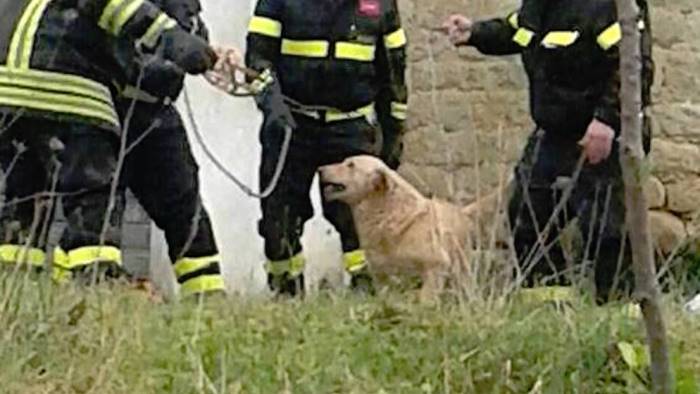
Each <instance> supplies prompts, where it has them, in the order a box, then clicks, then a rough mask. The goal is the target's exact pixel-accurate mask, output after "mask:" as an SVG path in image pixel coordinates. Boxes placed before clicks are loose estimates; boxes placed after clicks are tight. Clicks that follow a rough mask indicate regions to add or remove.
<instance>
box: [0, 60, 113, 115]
mask: <svg viewBox="0 0 700 394" xmlns="http://www.w3.org/2000/svg"><path fill="white" fill-rule="evenodd" d="M0 83H2V84H8V85H18V86H24V87H37V86H41V87H42V88H44V89H50V90H56V91H60V92H64V93H74V94H78V95H81V96H87V97H90V98H93V99H95V100H98V101H101V102H103V103H105V104H108V105H110V106H111V104H112V94H111V93H110V91H109V89H108V88H107V87H106V86H104V85H102V84H100V83H98V82H95V81H93V80H90V79H87V78H83V77H79V76H77V75H70V74H61V73H57V72H51V71H41V70H21V71H12V70H9V69H7V68H5V67H2V66H0Z"/></svg>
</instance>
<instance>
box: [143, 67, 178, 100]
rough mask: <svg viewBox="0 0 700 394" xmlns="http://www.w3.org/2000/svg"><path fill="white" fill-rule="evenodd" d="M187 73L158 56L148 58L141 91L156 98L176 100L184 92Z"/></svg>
mask: <svg viewBox="0 0 700 394" xmlns="http://www.w3.org/2000/svg"><path fill="white" fill-rule="evenodd" d="M184 81H185V73H184V72H183V71H182V69H180V67H178V66H177V65H176V64H175V63H173V62H171V61H169V60H163V59H161V58H159V57H156V56H149V57H147V60H146V63H145V64H144V66H143V77H142V79H141V90H144V91H146V92H148V93H150V94H152V95H154V96H156V97H160V98H165V97H168V98H171V99H173V100H174V99H176V98H177V96H179V95H180V92H181V91H182V87H183V85H184Z"/></svg>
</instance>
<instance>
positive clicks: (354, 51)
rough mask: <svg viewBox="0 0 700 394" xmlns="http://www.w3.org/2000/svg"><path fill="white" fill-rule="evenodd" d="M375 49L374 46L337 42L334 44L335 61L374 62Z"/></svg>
mask: <svg viewBox="0 0 700 394" xmlns="http://www.w3.org/2000/svg"><path fill="white" fill-rule="evenodd" d="M375 50H376V47H375V46H374V45H366V44H355V43H351V42H338V43H336V44H335V57H336V58H337V59H347V60H357V61H361V62H371V61H374V54H375Z"/></svg>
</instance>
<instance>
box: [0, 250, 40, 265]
mask: <svg viewBox="0 0 700 394" xmlns="http://www.w3.org/2000/svg"><path fill="white" fill-rule="evenodd" d="M45 260H46V253H44V251H43V250H41V249H38V248H31V247H28V246H24V245H12V244H5V245H0V263H6V264H28V265H32V266H36V267H41V266H43V265H44V261H45Z"/></svg>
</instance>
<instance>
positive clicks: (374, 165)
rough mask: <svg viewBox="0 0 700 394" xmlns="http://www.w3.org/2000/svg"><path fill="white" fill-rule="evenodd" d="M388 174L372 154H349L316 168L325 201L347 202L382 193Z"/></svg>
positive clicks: (386, 187) (351, 203) (387, 186)
mask: <svg viewBox="0 0 700 394" xmlns="http://www.w3.org/2000/svg"><path fill="white" fill-rule="evenodd" d="M390 173H391V170H390V169H389V168H388V167H387V166H386V164H384V162H383V161H381V160H380V159H378V158H376V157H372V156H353V157H349V158H347V159H345V160H344V161H343V162H342V163H338V164H331V165H328V166H324V167H321V168H320V169H319V176H320V178H321V186H322V187H323V194H324V196H325V197H326V200H328V201H342V202H344V203H346V204H350V205H355V204H358V203H360V202H362V201H363V200H365V199H366V198H368V197H369V196H370V195H373V194H380V193H384V192H385V191H386V190H387V189H388V188H389V185H390V178H389V177H390Z"/></svg>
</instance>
